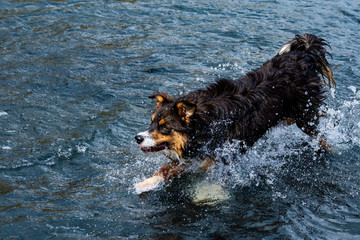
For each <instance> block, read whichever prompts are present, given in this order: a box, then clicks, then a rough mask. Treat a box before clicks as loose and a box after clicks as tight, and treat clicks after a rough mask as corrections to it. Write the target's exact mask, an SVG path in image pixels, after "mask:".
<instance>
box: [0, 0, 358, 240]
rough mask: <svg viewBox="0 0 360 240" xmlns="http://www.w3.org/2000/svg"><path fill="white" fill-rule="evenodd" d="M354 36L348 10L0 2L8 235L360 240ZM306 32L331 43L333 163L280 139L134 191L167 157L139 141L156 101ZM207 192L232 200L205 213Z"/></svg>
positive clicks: (2, 223) (2, 168)
mask: <svg viewBox="0 0 360 240" xmlns="http://www.w3.org/2000/svg"><path fill="white" fill-rule="evenodd" d="M359 27H360V4H359V3H358V1H354V0H353V1H352V0H347V1H336V2H329V1H324V0H321V1H286V0H280V1H230V0H217V1H209V0H208V1H203V0H199V1H154V0H149V1H136V0H128V1H126V0H120V1H115V0H114V1H110V0H109V1H95V0H90V1H78V0H74V1H66V0H63V1H60V0H56V1H55V0H53V1H50V0H38V1H36V0H27V1H20V0H4V1H1V3H0V33H1V34H0V238H5V239H50V238H55V239H89V238H90V239H92V238H93V239H96V238H102V239H110V238H113V239H114V238H122V239H241V238H245V239H246V238H247V239H261V238H263V239H357V238H360V215H359V213H360V200H359V199H360V198H359V191H360V187H359V186H360V177H359V176H360V174H359V172H360V165H359V158H360V122H359V119H360V107H359V105H360V70H359V62H360V57H359V56H360V50H359V45H360V42H359V39H360V34H359ZM303 33H312V34H315V35H318V36H320V37H323V38H325V39H326V40H327V41H328V42H329V43H330V45H331V47H332V48H331V49H329V51H330V52H331V54H332V59H331V58H330V59H329V62H330V63H331V65H332V66H333V70H334V75H335V79H336V81H337V87H336V89H333V90H329V91H328V96H329V98H328V99H327V101H326V102H327V105H328V107H327V108H326V109H325V108H324V110H326V111H327V116H326V117H325V118H324V119H322V121H321V126H320V128H321V130H322V132H323V133H324V135H325V136H326V137H327V138H328V141H329V143H331V145H332V146H333V147H334V149H335V151H334V152H332V153H327V154H321V155H318V154H316V152H317V150H318V149H317V148H318V146H317V144H316V143H315V142H313V141H311V140H310V139H309V138H308V137H307V136H305V135H304V134H303V133H302V132H301V131H300V130H298V129H297V128H296V127H295V126H290V127H277V128H275V129H273V130H271V131H269V132H268V133H267V134H266V136H264V137H263V138H262V139H260V140H259V141H258V142H257V143H256V144H255V146H254V147H253V148H252V149H251V150H250V151H249V152H248V153H247V154H245V155H239V154H237V146H236V143H235V144H233V145H230V144H229V145H228V146H226V147H224V149H221V150H219V153H218V154H219V156H220V157H222V158H225V159H230V158H231V159H233V160H236V161H232V162H231V164H229V165H227V166H222V165H218V166H217V167H216V168H215V169H213V171H212V172H210V173H208V174H203V173H201V172H199V171H196V170H194V171H192V172H189V173H187V174H185V175H184V176H183V177H181V178H180V179H175V180H173V181H172V182H170V183H168V184H166V185H165V186H163V187H162V188H160V189H158V190H157V191H154V192H152V193H150V194H146V195H142V196H138V195H137V194H136V193H135V191H134V188H133V185H134V183H136V182H138V181H141V180H142V179H143V178H145V177H147V176H150V175H151V174H153V173H154V172H155V171H156V170H157V168H158V167H160V166H161V165H162V164H164V163H165V162H166V161H167V159H166V158H165V157H164V156H162V155H159V154H153V155H145V154H143V153H142V152H141V151H140V149H139V148H138V147H137V146H136V143H135V141H134V140H133V136H134V135H135V134H136V133H138V132H140V131H143V130H144V129H145V128H146V127H147V125H148V124H149V123H150V116H151V113H152V110H153V107H154V103H153V102H152V101H151V100H149V99H148V98H147V96H148V95H150V94H151V93H153V92H155V91H164V92H168V93H169V94H170V95H172V96H180V95H182V94H185V93H187V92H189V91H191V90H195V89H198V88H200V87H204V86H206V85H207V84H209V83H211V82H213V81H215V80H216V79H217V78H220V77H228V78H236V77H240V76H242V75H243V74H244V73H246V72H247V71H250V70H251V69H254V68H256V67H258V66H259V65H261V64H262V63H263V62H264V61H266V60H267V59H269V58H271V57H272V56H274V55H275V54H276V52H277V51H278V50H279V49H280V48H281V46H282V45H283V44H284V43H286V42H287V41H288V40H290V39H291V38H293V37H294V35H295V34H303ZM209 183H210V184H215V185H220V186H222V187H223V189H225V190H226V192H227V194H228V195H229V198H228V199H227V200H225V201H221V202H219V203H217V204H213V205H197V204H195V203H194V201H193V200H194V197H195V196H194V195H195V190H194V189H196V188H197V187H198V186H200V187H201V186H203V185H207V184H209Z"/></svg>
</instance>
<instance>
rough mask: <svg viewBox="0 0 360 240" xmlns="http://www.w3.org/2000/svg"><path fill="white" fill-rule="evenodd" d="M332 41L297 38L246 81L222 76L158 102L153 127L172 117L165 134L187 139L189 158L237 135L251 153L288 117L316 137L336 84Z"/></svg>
mask: <svg viewBox="0 0 360 240" xmlns="http://www.w3.org/2000/svg"><path fill="white" fill-rule="evenodd" d="M326 45H327V43H326V42H325V40H323V39H321V38H318V37H316V36H314V35H310V34H306V35H304V36H296V37H295V38H294V39H293V40H292V41H290V42H289V45H285V46H288V49H287V51H284V52H281V55H280V54H277V55H276V56H275V57H273V58H272V59H271V60H269V61H267V62H266V63H264V64H263V65H262V66H261V67H259V68H258V69H256V70H254V71H251V72H249V73H247V74H246V75H245V76H244V77H242V78H240V79H237V80H229V79H220V80H218V81H217V82H216V83H214V84H211V85H209V86H208V87H207V88H205V89H202V90H197V91H193V92H190V93H189V94H187V95H186V96H183V97H181V98H179V99H176V100H174V99H170V98H169V97H167V98H166V101H163V102H162V103H161V104H160V105H159V106H158V109H157V110H156V112H155V120H154V121H153V123H152V125H151V127H150V129H152V130H156V129H157V130H158V131H159V132H161V131H162V130H161V129H159V124H158V123H157V121H158V120H159V119H171V123H170V124H169V125H168V126H167V130H168V132H167V133H163V134H171V132H172V131H177V132H180V133H181V134H182V135H184V136H185V137H186V139H187V141H186V143H185V144H184V147H183V149H182V157H183V158H194V157H206V156H207V155H211V154H212V153H213V151H214V150H215V148H217V147H219V146H221V144H223V143H224V142H226V141H231V140H233V139H237V140H240V141H241V142H242V144H243V145H242V152H245V151H246V149H247V148H248V147H251V146H252V145H253V144H254V143H255V142H256V141H257V140H258V139H259V138H260V137H261V136H263V135H264V134H265V133H266V131H267V130H268V129H269V128H271V127H273V126H275V125H277V124H278V123H279V122H280V121H283V120H286V119H292V120H293V121H294V122H295V123H296V124H297V126H298V127H299V128H301V129H302V130H303V131H304V132H305V133H307V134H309V135H310V136H312V137H316V136H317V134H318V130H317V125H318V123H319V115H320V114H319V107H320V106H321V105H322V104H323V101H324V99H325V94H324V90H323V86H324V84H328V85H329V86H330V85H331V83H332V84H335V82H334V79H333V77H332V71H331V67H330V65H329V63H328V62H327V60H326V58H325V57H326V56H325V55H326V53H327V52H326V50H325V48H324V47H325V46H326ZM324 78H327V79H328V82H327V83H325V82H324ZM164 96H165V95H164ZM164 98H165V97H164ZM179 103H183V105H182V106H185V107H183V108H184V109H183V112H186V110H188V109H190V110H193V111H192V112H191V114H188V115H186V114H185V113H183V114H182V112H181V109H179V105H178V104H179ZM186 108H188V109H186ZM189 113H190V111H189ZM185 117H187V119H186V120H187V121H185V120H184V119H185ZM180 119H182V120H180ZM168 122H170V121H168Z"/></svg>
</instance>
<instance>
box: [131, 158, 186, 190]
mask: <svg viewBox="0 0 360 240" xmlns="http://www.w3.org/2000/svg"><path fill="white" fill-rule="evenodd" d="M188 167H189V164H188V163H183V162H180V161H171V162H169V163H167V164H165V165H164V166H162V167H161V168H160V169H159V170H158V171H157V173H155V174H154V176H152V177H150V178H147V179H145V180H144V181H142V182H141V183H138V184H136V185H135V188H136V192H137V193H142V192H147V191H150V190H153V189H154V188H156V187H157V186H158V185H159V184H161V183H162V182H164V181H166V180H168V179H170V178H173V177H175V176H178V175H180V174H181V173H183V172H184V171H185V170H186V169H187V168H188Z"/></svg>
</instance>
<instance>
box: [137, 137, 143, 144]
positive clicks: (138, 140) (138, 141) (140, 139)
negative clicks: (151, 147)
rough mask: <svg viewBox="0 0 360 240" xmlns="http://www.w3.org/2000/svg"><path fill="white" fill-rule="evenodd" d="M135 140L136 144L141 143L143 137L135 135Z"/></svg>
mask: <svg viewBox="0 0 360 240" xmlns="http://www.w3.org/2000/svg"><path fill="white" fill-rule="evenodd" d="M135 140H136V142H137V143H138V144H140V143H142V142H143V141H144V137H143V136H141V135H136V136H135Z"/></svg>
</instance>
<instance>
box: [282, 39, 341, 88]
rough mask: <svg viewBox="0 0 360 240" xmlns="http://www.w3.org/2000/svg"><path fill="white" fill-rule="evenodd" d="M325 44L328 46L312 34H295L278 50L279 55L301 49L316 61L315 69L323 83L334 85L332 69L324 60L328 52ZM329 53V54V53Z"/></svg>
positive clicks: (324, 41)
mask: <svg viewBox="0 0 360 240" xmlns="http://www.w3.org/2000/svg"><path fill="white" fill-rule="evenodd" d="M325 46H329V44H328V43H327V42H326V40H324V39H322V38H318V37H316V36H315V35H312V34H305V35H303V36H300V35H296V37H295V38H294V39H293V40H291V41H290V42H288V43H287V44H285V45H284V46H283V47H282V48H281V50H280V51H279V55H282V54H285V53H288V52H291V51H302V52H306V53H307V54H308V56H309V57H311V58H312V59H313V61H314V62H315V63H316V66H315V70H316V71H317V72H318V73H319V74H320V75H321V76H322V79H323V82H324V84H326V85H327V86H329V87H331V86H334V87H335V86H336V83H335V79H334V76H333V71H332V69H331V66H330V64H329V62H328V61H327V60H326V54H329V53H328V52H327V51H326V49H325ZM329 55H330V54H329Z"/></svg>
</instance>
